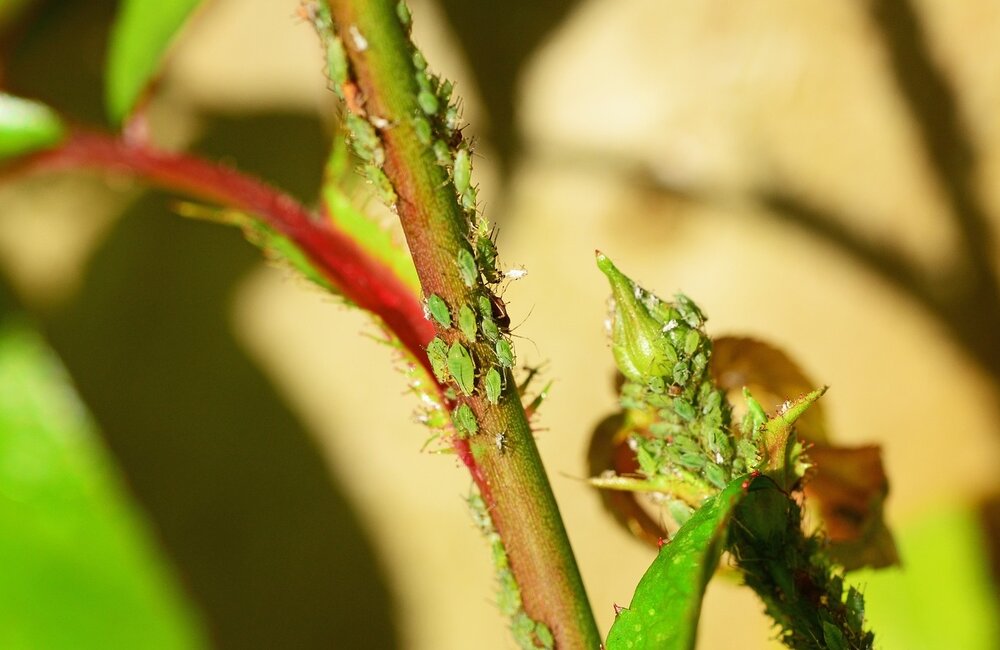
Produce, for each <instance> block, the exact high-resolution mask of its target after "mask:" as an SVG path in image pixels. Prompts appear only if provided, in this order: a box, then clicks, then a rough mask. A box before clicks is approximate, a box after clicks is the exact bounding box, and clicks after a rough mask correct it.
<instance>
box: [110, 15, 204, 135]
mask: <svg viewBox="0 0 1000 650" xmlns="http://www.w3.org/2000/svg"><path fill="white" fill-rule="evenodd" d="M199 2H200V0H156V1H155V2H151V1H150V0H121V3H120V4H119V6H118V15H117V16H116V17H115V22H114V25H113V26H112V28H111V43H110V45H109V48H108V60H107V67H106V71H105V72H106V75H107V82H106V83H107V86H106V101H107V104H108V111H109V112H110V114H111V119H112V120H113V121H114V122H115V123H116V124H117V123H120V122H122V121H123V120H124V119H125V118H126V117H128V115H129V113H131V112H132V110H133V109H134V108H135V105H136V104H137V103H138V102H139V100H140V98H141V97H142V94H143V92H144V91H145V89H146V87H147V86H148V85H149V83H150V81H152V79H153V77H155V76H156V74H157V72H158V71H159V69H160V65H161V61H162V59H163V56H164V54H165V53H166V51H167V49H168V48H169V46H170V44H171V42H172V41H173V40H174V37H175V36H176V34H177V32H178V31H179V30H180V28H181V27H182V26H183V25H184V22H185V21H186V20H187V18H188V16H189V15H190V14H191V12H192V11H193V10H194V8H195V7H197V6H198V4H199Z"/></svg>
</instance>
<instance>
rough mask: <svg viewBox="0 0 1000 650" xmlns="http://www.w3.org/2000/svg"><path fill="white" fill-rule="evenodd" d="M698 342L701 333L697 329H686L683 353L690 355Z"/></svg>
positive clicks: (696, 347)
mask: <svg viewBox="0 0 1000 650" xmlns="http://www.w3.org/2000/svg"><path fill="white" fill-rule="evenodd" d="M700 343H701V334H700V333H699V332H698V330H688V333H687V336H685V337H684V354H686V355H688V356H689V357H690V356H691V355H692V354H694V353H695V351H696V350H697V349H698V345H699V344H700Z"/></svg>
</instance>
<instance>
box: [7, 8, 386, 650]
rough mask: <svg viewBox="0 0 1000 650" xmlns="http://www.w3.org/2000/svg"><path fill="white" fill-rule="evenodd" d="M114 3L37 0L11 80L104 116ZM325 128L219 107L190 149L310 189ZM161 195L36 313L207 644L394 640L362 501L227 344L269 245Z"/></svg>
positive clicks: (19, 36)
mask: <svg viewBox="0 0 1000 650" xmlns="http://www.w3.org/2000/svg"><path fill="white" fill-rule="evenodd" d="M116 4H117V3H113V2H106V1H104V0H48V1H43V2H37V3H35V6H34V7H33V8H32V10H31V11H29V12H28V14H29V15H28V16H27V19H26V20H25V21H24V22H23V23H22V25H20V26H18V27H17V28H16V29H15V30H14V31H13V32H12V34H13V36H12V37H11V39H10V40H16V41H17V43H16V47H13V48H9V49H8V47H6V46H7V45H9V43H6V44H5V47H4V48H3V49H4V50H5V51H8V52H10V54H11V58H10V59H9V60H8V61H6V62H5V69H4V82H5V85H6V86H7V87H8V89H10V90H11V91H13V92H18V93H21V94H24V95H28V96H32V97H37V98H40V99H42V100H44V101H47V102H49V103H51V104H52V105H54V106H57V107H59V108H60V109H63V110H66V111H68V113H69V114H70V116H71V117H72V118H74V119H78V120H82V121H85V122H88V123H90V124H94V125H100V124H102V123H103V122H104V120H105V117H104V108H103V101H102V95H103V79H102V69H103V64H104V53H105V50H106V47H105V44H106V41H107V34H108V28H109V26H110V22H111V16H112V12H113V10H114V8H115V6H116ZM327 140H328V137H327V136H326V135H324V134H323V133H322V132H321V130H320V129H319V127H318V125H317V124H316V123H315V121H312V120H307V119H305V118H301V117H287V116H286V117H259V118H252V119H242V120H235V119H233V120H219V121H217V122H216V124H215V125H214V126H213V127H212V128H211V130H210V133H209V135H208V136H207V137H206V139H205V140H204V141H203V142H202V143H200V144H198V145H197V148H198V149H200V150H202V151H204V152H206V153H208V154H209V155H212V156H213V157H221V156H225V157H226V159H227V160H235V161H236V163H237V164H238V165H239V166H240V167H242V168H243V169H246V170H249V171H252V172H254V173H258V174H260V175H261V176H263V177H265V178H267V179H268V180H271V181H272V182H274V183H275V184H277V185H279V186H281V187H283V188H286V189H288V190H289V191H291V192H292V193H294V194H297V195H298V196H300V197H306V198H308V199H310V200H311V199H312V197H314V196H315V194H316V191H317V187H318V182H319V177H320V173H321V170H322V165H323V157H324V150H325V142H326V141H327ZM169 206H170V200H169V199H167V198H165V197H164V196H163V195H147V196H146V197H145V198H143V199H142V200H140V201H138V202H137V203H136V204H134V205H133V206H132V207H131V208H130V209H129V210H128V212H127V214H125V215H124V216H123V218H122V220H121V221H120V222H119V223H118V224H117V225H116V227H115V229H114V231H113V232H112V233H111V234H110V236H109V237H108V238H107V239H106V240H105V241H104V242H103V244H102V245H101V246H100V248H99V250H97V251H96V253H95V254H94V257H93V259H92V260H91V265H90V267H89V269H88V271H87V274H86V277H85V278H84V281H83V286H82V290H81V291H80V293H79V294H78V295H77V296H76V297H75V298H74V300H73V301H72V303H71V304H69V305H66V306H65V307H64V308H62V309H60V310H59V311H57V312H55V313H51V314H46V315H44V322H43V325H44V327H45V329H46V333H47V335H48V336H49V339H50V341H51V343H52V344H53V347H54V348H55V349H56V351H57V352H58V354H59V355H60V356H61V358H62V360H63V362H64V363H65V365H66V366H67V368H68V369H69V371H70V373H71V375H72V376H73V378H74V380H75V382H76V384H77V386H78V388H79V391H80V393H81V396H82V397H83V399H84V401H85V402H86V404H87V406H88V407H89V408H90V409H91V411H92V413H93V415H94V417H95V419H96V421H97V423H98V424H99V426H100V429H101V431H102V433H103V435H104V437H105V439H106V443H107V446H108V447H109V449H110V451H111V453H112V454H113V455H114V458H115V460H116V461H117V462H118V464H119V466H120V469H121V471H122V472H123V473H124V475H125V477H126V479H127V481H128V483H129V485H130V487H131V489H132V491H133V492H134V495H135V497H136V499H137V500H138V502H139V503H140V505H141V506H142V507H143V508H144V509H145V511H146V515H147V516H148V517H149V519H150V520H151V523H152V525H153V527H154V529H155V531H156V532H157V534H158V535H159V537H160V539H161V541H162V544H163V546H164V547H165V550H166V552H167V554H168V556H169V558H170V560H171V561H172V563H173V565H174V566H175V567H176V568H177V569H178V570H179V571H180V573H181V579H182V581H183V583H184V585H185V587H186V589H187V591H188V593H189V594H190V595H191V596H192V597H193V599H194V600H195V602H196V604H197V606H198V607H199V609H200V612H199V613H200V615H201V617H202V620H203V621H204V623H205V625H206V627H207V628H208V629H207V631H208V633H209V635H210V637H211V638H212V640H213V642H214V644H215V645H217V646H219V647H223V648H241V649H242V648H332V647H365V648H393V647H396V646H397V642H396V626H395V623H394V620H393V611H394V607H393V598H392V595H391V594H390V592H389V589H388V587H387V583H386V580H385V578H384V576H383V574H382V571H381V569H380V567H379V566H378V562H377V559H376V557H375V555H374V551H373V550H372V548H371V545H370V543H369V541H368V539H367V538H366V535H365V532H364V531H363V530H362V529H361V526H360V524H359V521H358V518H357V515H356V514H355V513H354V512H353V510H352V508H351V505H350V504H349V503H348V502H347V500H346V498H345V496H344V494H343V491H342V489H341V487H340V486H339V485H338V484H337V482H336V481H335V479H334V478H333V477H331V476H330V475H329V473H328V470H327V467H326V465H325V463H324V461H323V459H322V457H321V454H320V450H319V449H318V448H317V446H316V444H315V443H314V441H313V440H312V439H311V437H310V435H309V433H308V432H306V431H305V430H304V428H303V426H302V424H301V423H300V422H298V421H297V419H296V418H295V416H294V415H293V414H292V413H291V412H290V411H289V410H288V408H287V407H286V406H285V405H284V404H283V402H282V401H281V399H280V397H279V396H278V394H277V393H276V391H275V389H274V387H273V386H271V385H270V383H269V382H268V381H267V379H266V378H265V377H264V376H263V375H262V374H261V372H260V371H259V370H258V369H257V368H255V367H254V365H253V364H252V362H251V361H250V359H248V358H247V356H246V354H245V353H244V351H243V350H241V349H240V348H239V347H238V346H237V345H236V344H235V342H234V340H233V335H232V332H231V323H230V313H229V308H230V302H231V298H232V293H233V290H234V287H235V285H236V283H237V282H238V281H239V280H240V278H242V277H243V276H245V274H246V273H247V272H248V271H249V270H250V269H252V268H254V267H255V265H257V264H259V263H260V259H261V257H260V253H259V252H258V251H257V250H255V249H254V248H253V247H252V246H250V245H249V244H247V243H246V242H244V241H243V239H242V236H241V234H240V233H239V232H238V231H236V230H232V229H227V228H223V227H221V226H216V225H211V224H205V223H197V222H192V221H187V220H184V219H182V218H180V217H178V216H176V215H175V214H174V213H173V212H172V211H171V210H170V209H169ZM80 218H87V216H86V215H80ZM289 290H294V289H291V288H290V289H289ZM5 302H6V301H5Z"/></svg>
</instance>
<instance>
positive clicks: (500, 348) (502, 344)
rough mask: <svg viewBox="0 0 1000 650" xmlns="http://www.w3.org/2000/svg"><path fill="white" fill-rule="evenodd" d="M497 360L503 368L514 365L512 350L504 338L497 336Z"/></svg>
mask: <svg viewBox="0 0 1000 650" xmlns="http://www.w3.org/2000/svg"><path fill="white" fill-rule="evenodd" d="M496 353H497V362H498V363H499V364H500V365H501V366H503V367H504V368H512V367H513V366H514V350H513V349H512V348H511V347H510V343H508V342H507V340H506V339H502V338H499V339H497V342H496Z"/></svg>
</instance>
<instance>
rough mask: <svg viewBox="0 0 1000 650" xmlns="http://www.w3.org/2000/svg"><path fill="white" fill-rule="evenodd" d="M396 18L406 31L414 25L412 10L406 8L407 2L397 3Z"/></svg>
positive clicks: (401, 0)
mask: <svg viewBox="0 0 1000 650" xmlns="http://www.w3.org/2000/svg"><path fill="white" fill-rule="evenodd" d="M396 17H397V18H399V23H400V24H401V25H402V26H403V27H404V28H405V29H409V28H410V25H412V24H413V16H411V15H410V8H409V7H407V6H406V0H399V2H397V3H396Z"/></svg>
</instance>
